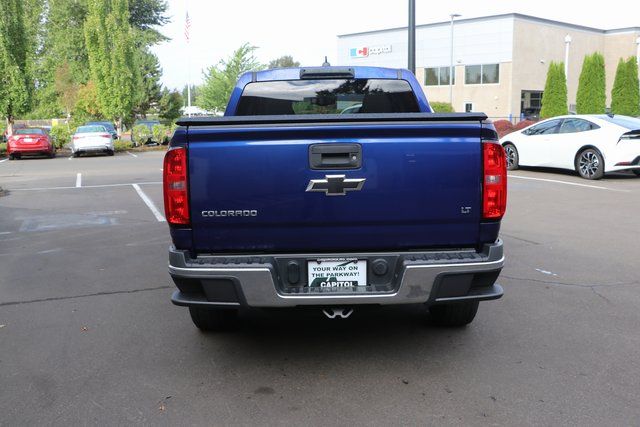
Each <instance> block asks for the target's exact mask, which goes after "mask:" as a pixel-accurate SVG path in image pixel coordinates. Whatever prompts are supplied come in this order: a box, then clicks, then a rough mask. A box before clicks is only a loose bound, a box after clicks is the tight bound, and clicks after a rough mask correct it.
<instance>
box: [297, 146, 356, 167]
mask: <svg viewBox="0 0 640 427" xmlns="http://www.w3.org/2000/svg"><path fill="white" fill-rule="evenodd" d="M309 164H310V166H311V169H359V168H360V167H361V166H362V146H361V145H360V144H313V145H311V146H310V147H309Z"/></svg>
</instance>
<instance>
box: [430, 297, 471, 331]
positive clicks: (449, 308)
mask: <svg viewBox="0 0 640 427" xmlns="http://www.w3.org/2000/svg"><path fill="white" fill-rule="evenodd" d="M478 305H479V302H478V301H466V302H460V303H455V304H442V305H434V306H431V307H429V315H430V317H431V321H432V322H433V323H434V324H435V325H438V326H447V327H460V326H465V325H468V324H469V323H471V322H473V319H474V318H475V317H476V313H477V312H478Z"/></svg>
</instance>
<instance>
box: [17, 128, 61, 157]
mask: <svg viewBox="0 0 640 427" xmlns="http://www.w3.org/2000/svg"><path fill="white" fill-rule="evenodd" d="M7 154H8V155H9V159H10V160H13V159H19V158H21V157H22V155H23V154H25V155H27V154H43V155H45V156H48V157H52V158H53V157H55V156H56V147H55V145H54V144H53V141H52V140H51V138H50V137H49V135H47V133H46V132H45V131H44V130H42V129H39V128H27V129H16V130H15V131H14V132H13V135H11V136H10V137H9V139H8V140H7Z"/></svg>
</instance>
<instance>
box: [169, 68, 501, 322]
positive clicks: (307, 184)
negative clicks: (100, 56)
mask: <svg viewBox="0 0 640 427" xmlns="http://www.w3.org/2000/svg"><path fill="white" fill-rule="evenodd" d="M353 101H356V102H358V103H362V106H361V107H360V109H359V110H358V112H357V113H355V112H354V113H353V114H348V115H344V114H343V115H341V114H340V112H341V110H342V108H340V107H339V106H340V105H341V104H342V103H343V102H353ZM318 113H319V114H318ZM178 125H180V127H179V128H178V129H177V130H176V132H175V133H174V135H173V138H172V140H171V147H170V149H169V151H168V152H167V154H166V156H165V160H164V168H163V171H164V172H163V174H164V201H165V203H164V206H165V213H166V219H167V222H168V224H169V227H170V233H171V237H172V242H173V244H172V246H171V247H170V249H169V273H170V275H171V277H172V278H173V281H174V282H175V284H176V285H177V287H178V290H177V291H176V292H175V293H174V294H173V297H172V301H173V303H174V304H176V305H180V306H186V307H188V308H189V311H190V314H191V319H192V321H193V323H194V324H195V326H196V327H198V328H200V329H202V330H217V329H221V328H225V327H227V326H228V325H229V324H230V323H231V322H232V321H233V318H234V316H235V315H236V313H237V309H238V308H239V307H241V306H248V307H258V308H264V307H269V308H278V307H279V308H285V307H307V309H309V310H318V311H321V312H323V313H324V314H325V315H326V316H327V317H328V318H330V319H336V318H346V317H349V315H350V314H351V313H352V312H353V310H358V309H359V307H363V306H369V307H370V306H372V305H394V304H421V305H422V306H423V308H424V312H425V313H427V312H428V313H429V316H430V317H431V319H432V321H433V322H434V323H436V324H439V325H446V326H463V325H466V324H468V323H470V322H471V321H472V320H473V319H474V317H475V315H476V312H477V310H478V303H479V301H486V300H493V299H498V298H500V297H501V296H502V294H503V290H502V287H501V286H500V285H498V284H496V283H495V282H496V280H497V278H498V274H499V273H500V271H501V269H502V266H503V264H504V256H503V245H502V241H501V240H500V239H499V238H498V232H499V230H500V222H501V219H502V216H503V215H504V213H505V209H506V200H507V177H506V173H507V172H506V160H505V154H504V150H503V149H502V146H500V144H498V135H497V133H496V131H495V129H494V127H493V124H492V123H490V122H488V121H487V116H486V115H485V114H482V113H451V114H437V115H436V114H432V110H431V108H430V106H429V103H428V102H427V99H426V97H425V95H424V92H423V91H422V88H421V86H420V84H419V82H418V81H417V79H416V78H415V76H414V75H413V74H412V73H411V72H409V71H408V70H398V69H390V68H376V67H349V68H346V67H344V68H342V67H330V66H328V67H311V68H298V69H296V68H288V69H278V70H267V71H259V72H257V73H246V74H244V75H243V76H241V77H240V80H239V81H238V83H237V85H236V87H235V89H234V90H233V92H232V95H231V98H230V100H229V104H228V106H227V109H226V111H225V117H214V118H210V117H200V118H198V117H195V118H182V119H181V120H180V121H178Z"/></svg>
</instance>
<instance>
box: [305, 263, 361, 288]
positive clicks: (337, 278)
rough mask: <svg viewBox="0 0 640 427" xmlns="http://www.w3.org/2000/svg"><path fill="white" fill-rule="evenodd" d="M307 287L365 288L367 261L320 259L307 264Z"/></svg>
mask: <svg viewBox="0 0 640 427" xmlns="http://www.w3.org/2000/svg"><path fill="white" fill-rule="evenodd" d="M307 274H308V279H309V281H308V282H307V283H308V284H309V287H311V288H348V287H353V286H367V261H366V260H359V259H356V258H320V259H317V260H313V261H309V262H308V264H307Z"/></svg>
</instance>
